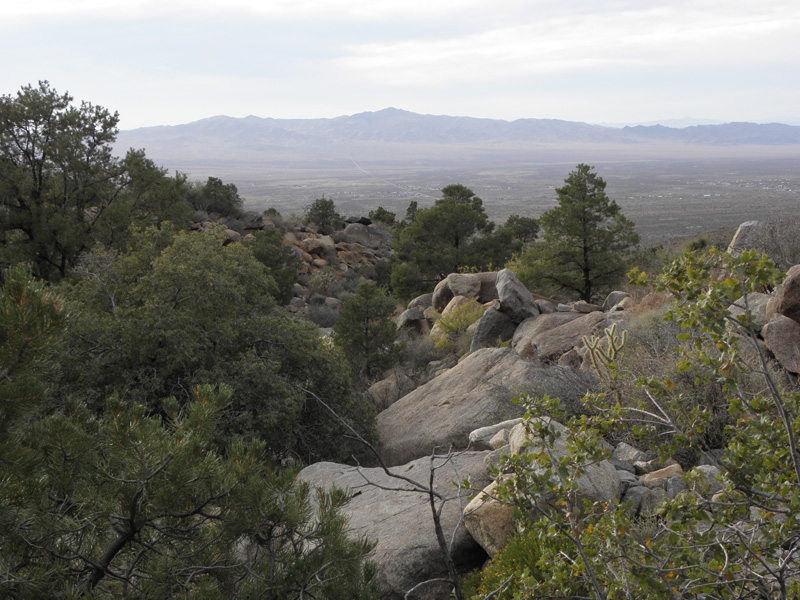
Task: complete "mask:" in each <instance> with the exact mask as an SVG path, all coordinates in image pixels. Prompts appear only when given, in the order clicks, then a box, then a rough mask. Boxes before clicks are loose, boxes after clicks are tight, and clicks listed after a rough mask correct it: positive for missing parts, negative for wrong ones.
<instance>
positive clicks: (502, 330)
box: [469, 306, 517, 352]
mask: <svg viewBox="0 0 800 600" xmlns="http://www.w3.org/2000/svg"><path fill="white" fill-rule="evenodd" d="M516 329H517V324H516V323H515V322H514V321H513V320H512V319H511V317H509V316H508V315H507V314H505V313H502V312H500V311H499V310H497V309H496V308H494V307H492V306H490V307H489V308H487V309H486V312H484V313H483V316H482V317H481V318H480V320H479V321H478V326H477V327H476V328H475V334H474V335H473V336H472V342H471V344H470V347H469V351H470V352H475V350H478V349H480V348H487V347H489V346H496V345H497V342H498V340H499V341H501V342H507V341H508V340H510V339H511V338H512V337H513V335H514V331H516Z"/></svg>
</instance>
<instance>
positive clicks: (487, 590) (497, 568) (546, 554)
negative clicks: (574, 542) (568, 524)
mask: <svg viewBox="0 0 800 600" xmlns="http://www.w3.org/2000/svg"><path fill="white" fill-rule="evenodd" d="M556 546H557V547H556ZM571 550H572V554H574V549H572V548H570V547H569V546H568V545H567V544H565V543H564V542H563V540H557V541H556V542H555V544H554V543H553V542H552V541H547V540H542V539H541V538H540V537H538V533H537V532H536V531H535V530H529V531H527V532H524V533H521V534H517V535H515V536H514V537H512V538H511V539H510V540H508V544H507V545H506V547H505V548H503V549H502V550H501V551H500V552H498V553H497V554H495V556H494V557H493V558H492V560H491V561H490V562H489V564H488V565H486V566H485V567H484V568H483V569H482V570H480V571H474V572H473V573H471V574H469V575H468V576H467V577H465V578H464V580H463V581H462V590H463V592H464V597H466V598H470V599H473V598H474V599H480V598H486V597H489V595H490V594H491V597H492V598H496V599H497V600H513V599H514V598H519V597H528V596H526V595H524V593H525V592H526V591H530V590H535V589H536V587H537V586H538V583H539V582H541V581H545V580H547V579H548V578H549V577H550V573H549V571H550V570H551V569H552V563H551V562H550V561H549V560H548V559H549V558H551V557H552V556H553V552H554V551H555V552H556V553H557V554H560V556H559V557H558V558H559V559H560V560H561V561H564V560H568V559H571V558H573V557H572V556H571V554H570V551H571Z"/></svg>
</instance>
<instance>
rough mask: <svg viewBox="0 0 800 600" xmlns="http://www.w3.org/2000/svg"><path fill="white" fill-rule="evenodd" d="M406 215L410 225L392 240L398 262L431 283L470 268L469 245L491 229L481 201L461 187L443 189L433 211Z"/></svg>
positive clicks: (467, 189)
mask: <svg viewBox="0 0 800 600" xmlns="http://www.w3.org/2000/svg"><path fill="white" fill-rule="evenodd" d="M409 212H410V213H411V216H413V221H412V222H411V223H410V224H409V225H408V226H407V227H405V228H404V229H403V230H402V231H401V232H400V234H399V236H398V238H397V239H396V240H395V251H396V252H397V255H398V258H399V260H400V261H403V262H407V263H411V264H413V265H414V266H415V267H416V268H417V269H419V271H420V273H421V274H422V276H423V278H425V279H429V280H432V281H433V280H438V279H441V278H442V277H446V276H447V275H448V274H449V273H453V272H456V271H458V270H459V269H460V268H462V267H464V266H467V265H470V264H471V263H472V262H473V259H474V257H475V251H474V247H473V246H472V242H473V241H474V239H475V238H476V236H479V235H481V234H488V233H490V232H491V231H492V230H493V229H494V223H492V222H491V221H490V220H489V218H488V217H487V216H486V212H485V211H484V208H483V200H481V199H480V198H479V197H478V196H476V195H475V194H474V192H473V191H472V190H470V189H469V188H467V187H465V186H463V185H460V184H453V185H449V186H447V187H445V188H443V189H442V197H441V198H440V199H438V200H437V201H436V203H435V204H434V205H433V206H432V207H430V208H421V209H416V210H414V211H413V212H412V211H409Z"/></svg>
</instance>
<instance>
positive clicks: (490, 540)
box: [464, 481, 516, 556]
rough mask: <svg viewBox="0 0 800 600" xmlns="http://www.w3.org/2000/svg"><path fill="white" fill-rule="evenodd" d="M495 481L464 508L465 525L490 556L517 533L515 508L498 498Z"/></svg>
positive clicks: (503, 546)
mask: <svg viewBox="0 0 800 600" xmlns="http://www.w3.org/2000/svg"><path fill="white" fill-rule="evenodd" d="M497 484H498V482H497V481H493V482H492V483H490V484H489V485H488V486H486V487H485V488H484V489H483V490H482V491H481V492H480V493H479V494H476V495H475V497H474V498H473V499H472V500H471V501H470V503H469V504H467V506H466V508H464V525H465V526H466V528H467V531H469V533H470V535H472V537H473V538H474V539H475V541H476V542H478V544H480V545H481V547H482V548H483V549H484V550H486V553H487V554H488V555H489V556H494V555H495V554H497V553H498V552H500V550H502V549H503V548H505V546H506V544H507V543H508V540H509V539H510V538H511V536H513V535H514V533H516V527H515V525H514V508H513V507H511V506H508V505H507V504H503V503H502V502H500V501H499V500H498V499H497V496H496V493H495V488H496V486H497Z"/></svg>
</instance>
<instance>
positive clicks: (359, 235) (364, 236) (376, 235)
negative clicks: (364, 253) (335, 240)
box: [342, 223, 392, 250]
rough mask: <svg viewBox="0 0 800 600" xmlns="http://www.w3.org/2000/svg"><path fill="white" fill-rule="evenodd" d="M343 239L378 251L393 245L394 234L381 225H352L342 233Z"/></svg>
mask: <svg viewBox="0 0 800 600" xmlns="http://www.w3.org/2000/svg"><path fill="white" fill-rule="evenodd" d="M342 237H344V238H346V239H347V240H348V241H350V242H355V243H357V244H361V245H362V246H365V247H366V248H371V249H372V250H377V249H378V248H380V247H381V246H389V245H391V243H392V234H391V233H390V232H389V231H388V230H386V229H384V228H383V227H381V226H379V225H363V224H361V223H350V224H349V225H348V226H347V227H345V228H344V230H343V231H342Z"/></svg>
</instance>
